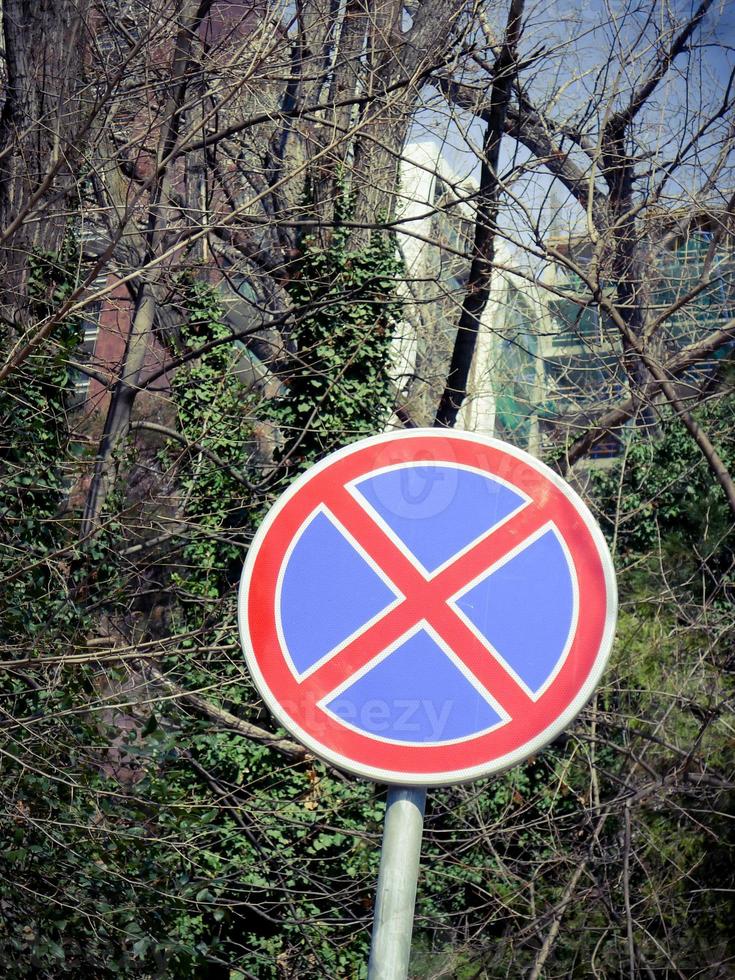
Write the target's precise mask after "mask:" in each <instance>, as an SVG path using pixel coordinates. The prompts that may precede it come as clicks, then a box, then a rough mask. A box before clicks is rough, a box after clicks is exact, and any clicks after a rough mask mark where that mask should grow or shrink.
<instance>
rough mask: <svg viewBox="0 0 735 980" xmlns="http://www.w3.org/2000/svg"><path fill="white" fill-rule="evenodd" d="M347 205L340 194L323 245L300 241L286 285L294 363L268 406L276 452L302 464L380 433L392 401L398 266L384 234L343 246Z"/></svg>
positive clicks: (389, 239)
mask: <svg viewBox="0 0 735 980" xmlns="http://www.w3.org/2000/svg"><path fill="white" fill-rule="evenodd" d="M351 211H352V203H351V200H350V199H349V197H348V196H347V195H346V194H345V195H343V196H342V197H341V199H340V200H339V202H338V206H337V208H336V215H335V218H336V226H335V228H334V230H333V232H332V236H331V238H330V240H329V242H328V244H327V245H326V246H325V247H322V246H320V244H319V243H318V241H317V239H316V238H315V237H305V238H304V239H303V240H302V242H301V252H302V255H301V259H300V260H299V263H298V272H297V275H296V277H295V278H294V279H293V280H292V281H291V282H290V283H289V286H288V291H289V293H290V295H291V299H292V301H293V304H294V309H295V315H296V324H295V326H294V328H293V330H292V333H291V336H290V340H291V341H292V343H293V345H294V347H295V352H296V353H295V365H294V368H293V371H291V372H290V373H289V377H288V381H287V385H286V391H285V393H284V395H283V396H282V397H281V399H280V400H279V402H278V403H277V405H276V407H275V409H274V418H275V420H276V421H277V422H278V424H279V425H280V426H281V428H282V431H283V436H284V444H283V448H282V451H281V453H280V458H281V459H282V460H283V461H285V462H286V463H287V465H288V466H289V468H291V469H297V470H298V469H304V468H306V467H307V466H309V465H311V463H313V462H315V461H316V460H317V459H319V458H320V457H321V456H324V455H325V454H326V453H328V452H331V451H332V450H333V449H336V448H338V447H339V446H341V445H343V444H344V443H345V442H350V441H353V440H354V439H357V438H360V437H362V436H367V435H373V434H375V433H376V432H379V431H381V429H382V428H383V426H384V425H385V422H386V420H387V418H388V415H389V413H390V409H391V406H392V386H391V382H390V378H389V376H388V360H389V352H390V345H391V340H392V337H393V335H394V332H395V327H396V325H397V323H398V322H399V320H400V316H401V303H400V301H399V299H398V297H397V295H396V284H397V282H398V280H399V278H400V276H401V264H400V262H399V260H398V259H397V258H396V250H395V243H394V241H393V239H392V237H391V236H390V235H386V234H378V233H376V232H374V233H373V234H372V236H371V238H370V241H369V242H368V244H367V245H366V246H365V247H364V248H362V249H360V250H359V251H354V250H350V248H349V236H350V230H349V228H347V227H346V226H345V225H344V224H343V223H342V222H344V221H346V220H347V219H348V217H349V216H350V214H351Z"/></svg>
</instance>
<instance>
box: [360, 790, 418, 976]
mask: <svg viewBox="0 0 735 980" xmlns="http://www.w3.org/2000/svg"><path fill="white" fill-rule="evenodd" d="M425 806H426V789H425V788H424V787H418V788H416V789H409V788H404V787H398V786H396V787H392V788H391V789H389V790H388V802H387V804H386V810H385V827H384V830H383V849H382V851H381V854H380V872H379V874H378V891H377V895H376V897H375V918H374V921H373V938H372V944H371V947H370V963H369V965H368V980H406V977H407V976H408V960H409V957H410V955H411V932H412V931H413V909H414V905H415V903H416V882H417V879H418V874H419V860H420V857H421V835H422V833H423V829H424V807H425Z"/></svg>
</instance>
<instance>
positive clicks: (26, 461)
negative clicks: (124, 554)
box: [0, 238, 81, 647]
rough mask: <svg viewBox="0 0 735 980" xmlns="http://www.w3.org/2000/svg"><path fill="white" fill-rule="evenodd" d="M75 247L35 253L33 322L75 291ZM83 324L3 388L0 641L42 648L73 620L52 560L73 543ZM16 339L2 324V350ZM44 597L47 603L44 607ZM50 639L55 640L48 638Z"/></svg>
mask: <svg viewBox="0 0 735 980" xmlns="http://www.w3.org/2000/svg"><path fill="white" fill-rule="evenodd" d="M76 255H77V249H76V245H75V242H74V240H73V239H72V238H68V239H67V240H66V241H65V243H64V247H63V251H62V252H61V253H60V254H59V255H50V254H46V253H40V252H39V253H34V254H33V255H31V257H30V258H29V262H28V270H29V273H28V276H29V278H28V296H29V300H30V306H29V314H30V320H31V322H33V321H40V320H42V319H43V318H44V317H46V316H48V315H49V314H50V313H51V312H52V311H53V310H54V309H55V308H56V307H57V305H58V304H59V303H61V302H63V301H64V299H66V297H67V296H68V295H69V294H70V292H71V291H72V290H73V288H74V286H75V265H74V263H75V260H76ZM80 335H81V322H80V320H79V319H78V318H69V319H67V320H65V321H64V322H63V323H61V324H59V326H58V327H57V328H56V331H55V333H54V340H55V342H54V344H53V346H50V345H47V346H43V347H38V348H36V349H35V350H34V351H33V353H32V354H31V355H30V357H29V358H28V359H27V360H26V361H25V362H24V364H23V365H22V367H21V368H20V369H19V370H18V371H16V372H15V373H14V374H12V375H11V376H10V378H9V380H8V382H7V383H6V384H4V385H3V386H2V387H1V388H0V461H1V462H2V476H1V477H0V577H2V579H3V581H4V586H3V589H2V590H1V591H0V623H2V626H1V627H0V639H2V640H3V641H4V642H5V643H10V644H12V643H14V642H18V643H19V644H20V643H21V642H22V641H24V640H25V639H27V637H28V635H29V633H30V635H31V636H33V637H35V638H37V643H38V644H39V645H40V646H41V647H43V646H44V644H45V643H46V640H44V639H43V637H46V638H49V637H50V636H52V635H53V634H54V630H53V628H51V622H52V621H53V622H54V623H56V624H57V626H58V625H59V624H60V623H62V622H67V623H72V622H74V621H75V618H76V610H75V609H74V605H73V603H72V602H70V595H69V590H68V576H67V575H65V574H64V571H63V569H64V568H65V567H66V568H67V569H68V565H69V563H70V556H69V555H67V557H66V561H65V563H64V564H63V565H62V566H60V567H61V573H59V565H58V564H56V563H55V562H53V561H51V560H49V559H50V556H52V555H55V553H56V552H57V551H58V550H59V549H60V548H62V547H63V546H64V544H65V543H67V534H66V529H65V527H64V524H63V521H62V519H61V517H60V508H61V504H62V502H63V499H64V494H65V474H64V465H65V463H67V462H68V461H69V459H70V448H69V431H68V426H67V418H66V414H67V405H68V399H69V395H70V392H71V388H72V379H71V376H70V373H69V370H68V369H67V367H66V364H65V361H66V358H68V357H69V356H70V355H71V354H72V353H73V352H74V350H75V348H76V347H77V346H78V344H79V342H80ZM12 342H13V337H12V335H11V333H10V331H9V330H8V327H7V326H6V325H4V324H0V349H2V350H3V351H4V352H5V353H6V354H7V353H9V349H10V347H11V344H12ZM39 600H43V602H40V601H39ZM49 642H50V641H49Z"/></svg>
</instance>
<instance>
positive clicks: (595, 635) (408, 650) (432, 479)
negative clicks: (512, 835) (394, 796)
mask: <svg viewBox="0 0 735 980" xmlns="http://www.w3.org/2000/svg"><path fill="white" fill-rule="evenodd" d="M616 605H617V597H616V588H615V576H614V571H613V566H612V561H611V559H610V555H609V552H608V549H607V546H606V544H605V540H604V538H603V536H602V534H601V532H600V530H599V528H598V527H597V524H596V523H595V521H594V519H593V517H592V515H591V514H590V512H589V510H588V509H587V507H586V506H585V504H584V503H583V502H582V500H581V499H580V498H579V496H578V495H577V494H576V493H575V492H574V491H573V490H572V488H571V487H570V486H569V485H568V484H567V483H565V482H564V481H563V480H562V479H561V477H559V476H558V475H557V474H555V473H554V472H553V471H552V470H550V469H549V468H548V467H547V466H545V465H544V464H542V463H540V462H539V461H538V460H536V459H534V458H533V457H532V456H529V455H528V454H527V453H525V452H523V451H521V450H519V449H516V448H515V447H513V446H510V445H508V444H506V443H503V442H500V441H498V440H496V439H488V438H484V437H481V436H478V435H475V434H473V433H465V432H455V431H447V430H442V429H409V430H403V431H400V432H395V433H390V434H386V435H381V436H376V437H374V438H371V439H364V440H361V441H360V442H356V443H353V444H352V445H350V446H348V447H346V448H345V449H341V450H339V451H338V452H335V453H333V454H331V455H330V456H328V457H326V458H325V459H323V460H322V461H321V462H319V463H317V464H316V465H315V466H313V467H312V468H311V469H310V470H308V471H307V472H306V473H304V474H303V475H302V476H300V477H299V478H298V479H297V480H296V481H295V482H294V483H293V484H292V486H291V487H289V489H288V490H287V491H286V492H285V493H284V494H283V496H282V497H281V498H280V499H279V500H278V501H277V502H276V504H275V505H274V506H273V508H272V509H271V510H270V511H269V513H268V514H267V516H266V518H265V519H264V521H263V523H262V525H261V527H260V529H259V531H258V533H257V534H256V536H255V539H254V541H253V544H252V546H251V548H250V550H249V552H248V555H247V558H246V561H245V566H244V568H243V573H242V579H241V584H240V596H239V618H240V632H241V636H242V642H243V647H244V650H245V657H246V660H247V664H248V667H249V669H250V672H251V674H252V677H253V679H254V682H255V684H256V686H257V688H258V690H259V691H260V693H261V694H262V696H263V698H264V699H265V702H266V704H267V705H268V707H269V708H270V710H271V711H272V712H273V714H274V715H275V716H276V718H277V719H278V721H279V722H280V723H281V724H282V725H283V727H284V728H286V729H287V730H288V731H289V732H291V733H292V734H293V735H294V736H295V737H296V738H298V739H299V740H300V741H301V742H302V743H303V744H304V745H306V746H307V747H308V748H309V749H310V750H311V751H313V752H314V753H315V754H316V755H318V756H321V757H322V758H323V759H325V760H326V761H328V762H330V763H332V764H334V765H335V766H339V767H341V768H343V769H346V770H348V771H350V772H353V773H356V774H357V775H360V776H365V777H367V778H370V779H374V780H378V781H381V782H388V783H397V784H403V785H442V784H448V783H453V782H461V781H465V780H469V779H475V778H477V777H479V776H484V775H488V774H490V773H493V772H497V771H499V770H501V769H504V768H507V767H508V766H511V765H513V764H515V763H517V762H520V761H521V760H523V759H525V758H527V757H528V756H530V755H532V754H533V753H534V752H536V751H538V749H540V748H541V747H542V746H543V745H545V744H547V743H548V742H549V741H551V740H552V739H553V738H555V737H556V736H557V735H558V734H559V733H560V732H561V731H562V730H563V729H564V728H565V727H566V726H567V725H568V724H569V723H570V722H571V721H572V719H573V718H574V717H575V716H576V715H577V714H578V712H579V711H580V710H581V709H582V708H583V707H584V705H585V704H586V702H587V701H588V699H589V698H590V696H591V694H592V692H593V690H594V687H595V685H596V683H597V681H598V680H599V677H600V675H601V673H602V670H603V668H604V666H605V663H606V661H607V658H608V655H609V652H610V648H611V646H612V639H613V633H614V628H615V616H616Z"/></svg>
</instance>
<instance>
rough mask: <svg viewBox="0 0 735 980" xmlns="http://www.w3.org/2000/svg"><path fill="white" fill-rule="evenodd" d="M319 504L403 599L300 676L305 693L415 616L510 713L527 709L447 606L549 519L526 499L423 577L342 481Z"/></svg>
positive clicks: (336, 677)
mask: <svg viewBox="0 0 735 980" xmlns="http://www.w3.org/2000/svg"><path fill="white" fill-rule="evenodd" d="M324 505H325V507H326V508H327V509H328V510H329V511H330V512H331V513H332V514H333V516H334V517H336V518H337V520H338V521H340V523H341V524H342V525H343V527H344V528H345V529H346V530H347V531H349V533H350V534H351V535H352V536H353V538H354V539H355V540H356V541H357V543H358V544H359V545H360V546H361V547H362V548H363V550H364V551H365V552H366V553H367V554H368V555H369V557H370V558H371V559H372V560H373V561H374V562H375V564H376V565H377V566H378V567H379V568H381V569H382V571H383V572H384V574H385V575H386V576H387V577H388V578H389V579H390V581H391V582H392V583H393V584H394V585H395V587H396V588H397V589H398V591H399V592H400V593H401V594H402V595H403V596H405V598H404V599H403V600H401V601H400V602H399V603H398V605H395V606H393V607H392V608H390V609H389V610H388V612H386V613H385V614H384V615H383V616H382V618H381V619H379V620H378V621H377V622H376V623H374V624H373V625H372V626H371V627H369V628H368V629H367V630H365V631H364V632H363V633H361V634H360V635H358V636H357V637H355V638H354V639H353V640H352V641H351V642H350V643H348V644H347V645H346V646H345V647H344V648H343V649H342V650H340V651H339V652H338V653H337V654H335V655H334V656H333V657H331V658H330V659H329V660H327V661H326V662H325V663H324V664H322V666H321V667H318V668H317V669H316V670H314V671H313V672H312V673H311V674H310V675H309V676H308V677H307V678H306V679H305V680H304V681H302V683H301V691H302V693H303V694H304V695H305V696H306V697H307V699H309V700H311V701H312V703H318V702H319V701H320V700H321V699H322V698H323V697H324V696H325V695H327V694H329V693H330V692H331V691H333V690H334V689H335V688H336V687H337V686H338V685H340V684H343V683H344V681H345V680H346V679H348V678H349V677H351V676H352V675H353V674H355V673H356V672H357V671H358V670H360V668H362V667H364V666H365V665H366V664H368V663H369V662H370V661H371V660H372V659H373V657H375V656H377V655H378V654H379V653H381V652H382V651H383V650H385V649H386V648H387V647H389V646H390V645H391V644H393V643H395V642H396V641H397V640H398V639H400V637H402V636H403V635H405V634H406V633H407V632H408V631H409V630H410V629H411V628H412V627H414V626H416V624H417V623H418V622H420V621H421V620H426V621H427V622H428V623H429V624H430V625H431V626H432V627H433V628H434V630H435V631H436V632H437V633H438V635H439V636H440V637H441V638H442V639H443V640H444V642H445V643H446V644H447V645H448V646H449V647H450V648H451V649H452V650H453V651H454V653H455V654H456V655H457V657H459V658H460V659H461V661H462V662H463V663H464V664H465V666H466V667H467V668H468V670H470V671H471V672H472V674H473V675H474V676H475V678H476V679H477V680H478V681H479V682H480V684H482V685H483V687H484V688H485V689H486V690H487V691H488V692H490V693H491V694H492V696H493V697H494V698H495V699H496V701H498V702H499V703H500V704H501V705H502V707H503V708H504V709H505V711H506V712H507V713H508V715H510V717H511V718H517V717H519V716H520V715H521V714H522V713H523V712H524V711H527V710H528V709H529V707H530V706H531V705H532V703H533V702H532V701H531V699H530V698H529V697H528V694H527V693H526V692H525V691H524V690H523V688H522V687H520V685H519V684H518V682H517V681H516V680H515V678H513V677H512V676H511V675H510V674H509V673H508V671H507V669H506V668H505V667H504V666H503V665H502V664H501V663H500V662H499V661H498V660H497V659H496V658H495V657H494V656H493V655H492V654H491V652H490V651H489V650H488V649H487V647H485V646H484V645H483V644H482V643H481V642H480V640H479V639H478V638H477V636H475V634H474V633H473V632H472V630H471V629H469V627H468V626H467V625H466V623H464V622H463V621H462V620H461V619H460V617H459V616H458V615H457V614H456V612H455V611H454V610H453V609H452V608H451V606H449V605H448V600H449V599H451V598H452V597H453V596H454V595H456V594H457V593H458V592H459V591H460V590H461V589H462V587H463V586H465V585H467V583H469V582H471V581H472V580H473V579H475V578H476V577H477V576H478V575H480V574H481V573H482V572H483V571H485V570H486V569H488V568H490V566H491V565H494V564H495V563H496V562H497V561H499V560H500V559H501V558H503V557H504V556H505V555H506V554H508V552H510V551H511V550H513V549H514V548H516V547H517V546H518V545H519V544H520V543H521V542H523V541H524V540H526V539H527V538H529V537H530V536H531V535H532V534H534V532H536V531H538V530H539V529H540V528H541V527H542V526H543V525H544V524H546V523H547V522H548V516H545V515H544V514H543V513H542V512H541V511H540V510H539V508H538V507H537V506H536V505H535V504H534V503H533V502H531V503H528V504H526V505H525V506H524V507H523V509H522V510H520V511H519V512H517V513H516V514H515V515H514V516H513V517H511V518H510V519H509V520H507V521H506V522H505V523H503V524H502V525H501V526H500V527H498V528H497V529H496V530H495V531H491V532H490V533H489V534H488V535H486V536H485V537H483V538H482V540H480V541H479V542H478V543H477V544H475V545H474V546H473V547H472V548H471V549H470V550H469V551H467V552H465V553H464V554H463V555H461V556H460V557H459V558H457V559H455V560H454V561H453V562H452V563H451V564H449V565H448V566H447V567H445V568H444V569H443V570H442V571H440V572H438V573H437V574H435V575H434V576H432V577H431V578H427V577H426V576H424V575H423V574H422V573H421V571H420V570H419V569H418V568H417V566H416V565H415V564H414V563H413V562H412V561H411V560H410V559H409V558H408V557H407V556H406V555H405V554H404V553H403V551H401V549H400V548H399V547H398V546H397V545H396V544H395V543H394V542H393V540H392V539H391V538H390V537H389V536H388V535H387V534H386V533H385V531H384V530H383V529H382V528H381V527H380V526H379V525H378V524H377V523H376V522H375V521H374V520H373V519H372V518H371V517H370V515H369V514H368V513H367V512H366V511H365V510H364V509H363V508H362V507H361V506H360V504H359V503H358V502H357V500H355V498H354V497H353V496H352V495H351V494H350V493H349V492H348V491H347V490H346V489H345V488H344V487H342V486H340V487H336V488H334V489H333V490H331V491H330V493H329V495H328V496H327V498H326V499H325V500H324Z"/></svg>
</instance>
